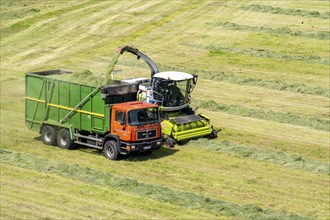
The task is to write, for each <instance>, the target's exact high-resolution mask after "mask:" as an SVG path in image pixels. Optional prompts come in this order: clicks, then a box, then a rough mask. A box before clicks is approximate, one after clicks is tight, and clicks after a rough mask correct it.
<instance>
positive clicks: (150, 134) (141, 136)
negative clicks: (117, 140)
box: [137, 130, 156, 139]
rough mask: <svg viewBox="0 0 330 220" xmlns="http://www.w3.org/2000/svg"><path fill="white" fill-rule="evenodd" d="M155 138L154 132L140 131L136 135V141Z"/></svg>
mask: <svg viewBox="0 0 330 220" xmlns="http://www.w3.org/2000/svg"><path fill="white" fill-rule="evenodd" d="M154 137H156V130H151V131H141V132H138V134H137V139H146V138H154Z"/></svg>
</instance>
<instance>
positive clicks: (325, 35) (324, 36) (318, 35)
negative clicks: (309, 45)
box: [205, 22, 330, 40]
mask: <svg viewBox="0 0 330 220" xmlns="http://www.w3.org/2000/svg"><path fill="white" fill-rule="evenodd" d="M205 24H206V25H209V26H219V27H223V28H225V29H227V30H234V31H248V32H251V31H252V32H260V33H268V34H283V35H290V36H293V37H304V38H314V39H318V40H329V38H330V32H329V31H318V32H308V33H307V32H302V31H294V30H291V29H290V28H288V27H282V28H270V27H259V26H247V25H241V24H236V23H231V22H214V23H212V22H206V23H205Z"/></svg>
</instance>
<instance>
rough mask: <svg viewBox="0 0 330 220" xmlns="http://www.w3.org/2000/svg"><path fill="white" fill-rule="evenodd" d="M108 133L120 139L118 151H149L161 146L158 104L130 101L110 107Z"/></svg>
mask: <svg viewBox="0 0 330 220" xmlns="http://www.w3.org/2000/svg"><path fill="white" fill-rule="evenodd" d="M110 118H111V119H110V120H111V122H110V134H111V135H112V136H117V137H118V139H119V140H120V146H119V147H120V152H121V153H124V154H126V153H131V152H134V151H141V152H151V151H153V150H155V149H158V148H160V147H161V141H162V139H161V126H160V118H159V111H158V106H157V105H156V104H149V103H146V102H140V101H132V102H125V103H119V104H114V105H113V106H112V107H111V117H110Z"/></svg>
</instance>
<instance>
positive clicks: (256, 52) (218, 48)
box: [206, 45, 330, 65]
mask: <svg viewBox="0 0 330 220" xmlns="http://www.w3.org/2000/svg"><path fill="white" fill-rule="evenodd" d="M206 49H208V50H209V55H210V56H218V55H220V56H221V55H222V54H223V53H225V52H229V53H235V54H243V55H248V56H254V57H265V58H271V59H283V60H288V61H302V62H308V63H318V64H323V65H330V61H329V58H323V57H320V56H316V55H309V56H302V55H293V54H283V53H278V52H275V51H272V50H265V49H257V48H255V49H253V48H250V49H241V48H234V47H227V46H223V45H210V46H208V47H206Z"/></svg>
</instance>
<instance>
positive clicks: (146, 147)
mask: <svg viewBox="0 0 330 220" xmlns="http://www.w3.org/2000/svg"><path fill="white" fill-rule="evenodd" d="M162 144H163V139H162V138H157V139H154V140H148V141H142V142H123V141H122V142H121V152H122V153H124V154H125V153H126V154H128V153H133V152H145V151H152V150H157V149H159V148H160V147H161V146H162Z"/></svg>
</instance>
